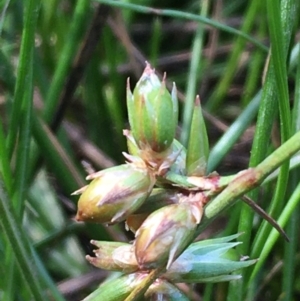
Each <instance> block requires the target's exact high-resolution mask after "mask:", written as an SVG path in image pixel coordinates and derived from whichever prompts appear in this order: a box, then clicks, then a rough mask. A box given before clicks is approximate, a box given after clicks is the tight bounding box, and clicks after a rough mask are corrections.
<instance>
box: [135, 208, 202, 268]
mask: <svg viewBox="0 0 300 301" xmlns="http://www.w3.org/2000/svg"><path fill="white" fill-rule="evenodd" d="M202 214H203V208H202V206H201V205H200V206H199V205H198V204H197V203H196V202H195V203H180V204H174V205H169V206H166V207H163V208H161V209H159V210H157V211H155V212H153V213H152V214H150V215H149V216H148V218H147V219H146V220H145V221H144V223H143V224H142V226H141V227H140V228H139V230H138V231H137V232H136V239H135V242H134V245H135V255H136V258H137V261H138V264H139V266H140V267H141V268H156V267H158V266H161V265H166V268H167V269H168V268H169V267H170V265H171V264H172V262H173V261H174V260H175V259H176V257H177V256H178V255H179V254H180V253H181V252H182V250H183V249H184V248H185V247H186V245H187V244H188V243H189V242H190V240H191V239H192V238H193V235H194V234H195V230H196V227H197V225H198V224H199V222H200V220H201V217H202Z"/></svg>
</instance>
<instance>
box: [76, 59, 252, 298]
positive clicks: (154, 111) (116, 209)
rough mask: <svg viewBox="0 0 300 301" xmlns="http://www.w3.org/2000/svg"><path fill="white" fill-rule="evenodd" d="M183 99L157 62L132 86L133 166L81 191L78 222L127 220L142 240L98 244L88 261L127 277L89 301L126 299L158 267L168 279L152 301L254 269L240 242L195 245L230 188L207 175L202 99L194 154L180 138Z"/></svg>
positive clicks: (129, 161) (98, 177)
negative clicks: (208, 207) (210, 205)
mask: <svg viewBox="0 0 300 301" xmlns="http://www.w3.org/2000/svg"><path fill="white" fill-rule="evenodd" d="M176 94H177V92H176V87H175V85H173V89H172V92H171V93H169V91H168V90H167V88H166V77H165V76H164V78H163V80H162V82H161V81H160V80H159V78H158V77H157V75H156V74H155V71H154V70H153V69H152V68H151V66H150V65H149V64H147V66H146V68H145V70H144V73H143V75H142V77H141V78H140V80H139V81H138V83H137V84H136V87H135V89H134V91H133V93H132V92H131V90H130V87H129V82H128V86H127V108H128V115H129V123H130V130H124V135H125V136H126V138H127V145H128V153H124V157H125V158H126V164H123V165H119V166H116V167H113V168H109V169H106V170H102V171H100V172H97V173H94V174H91V175H89V176H88V178H87V179H88V180H92V182H91V183H90V184H89V185H87V186H85V187H83V188H81V189H80V190H78V191H76V192H75V193H74V194H81V197H80V199H79V202H78V212H77V215H76V219H77V220H78V221H86V222H94V223H104V224H114V223H119V222H122V221H126V225H127V228H128V229H129V230H131V231H132V232H133V233H134V234H135V240H134V241H133V243H131V244H126V243H118V242H100V241H92V244H94V245H95V246H96V247H97V249H96V250H95V251H94V252H95V257H91V256H87V260H88V261H89V262H90V263H91V264H93V265H95V266H96V267H98V268H102V269H107V270H111V271H119V272H122V273H123V274H124V275H123V276H122V277H121V278H118V279H117V280H115V281H109V282H107V283H105V284H104V285H102V286H101V289H99V290H96V291H95V292H93V293H92V294H91V295H90V296H89V297H87V298H86V299H85V300H107V301H109V300H120V301H121V300H124V299H125V298H126V297H127V296H128V295H129V294H130V292H131V291H132V290H133V289H134V288H135V287H137V286H139V285H140V283H141V282H142V280H143V279H144V278H145V276H146V275H147V274H148V273H149V272H150V271H151V270H152V269H155V268H163V269H164V270H165V273H164V274H163V275H162V276H161V277H159V278H158V279H156V281H155V282H154V283H153V284H152V285H151V286H150V287H149V289H148V290H147V292H146V294H145V298H146V299H147V300H148V299H149V300H152V299H151V298H158V299H155V300H173V298H175V297H176V296H177V297H176V298H178V296H179V295H182V297H181V299H180V300H188V299H187V298H186V297H184V294H183V293H182V292H180V291H179V290H178V288H177V287H176V285H175V283H177V282H201V281H204V282H205V281H225V280H231V279H235V278H236V277H237V276H236V275H235V276H232V275H230V273H231V272H232V271H234V270H237V269H240V268H242V267H245V266H248V265H250V264H252V263H253V261H239V259H238V256H235V257H236V258H234V259H233V258H232V252H233V251H234V250H232V248H233V247H235V246H236V243H229V242H228V241H230V240H232V239H233V238H234V237H229V238H223V239H219V240H210V241H208V242H205V241H202V242H198V243H194V244H191V242H192V241H193V239H194V237H195V234H196V229H197V226H198V225H199V223H200V222H201V218H202V215H203V207H204V206H205V204H206V203H207V202H208V201H209V200H210V199H211V198H212V197H214V196H215V195H216V194H217V193H219V192H220V191H221V190H222V189H223V188H224V185H223V183H222V181H221V180H220V177H219V176H218V175H217V174H211V175H207V173H206V163H207V159H208V151H209V146H208V138H207V133H206V127H205V124H204V120H203V116H202V111H201V105H200V100H199V98H198V97H197V98H196V101H195V108H194V113H193V119H192V123H191V130H190V139H189V143H188V147H187V149H186V148H185V147H184V146H183V145H182V144H181V143H180V142H179V141H177V140H176V139H175V132H176V128H177V122H178V103H177V95H176ZM229 251H230V252H229ZM235 255H236V254H235ZM201 265H203V267H205V268H204V269H203V268H202V267H201ZM209 266H212V268H211V269H210V268H209ZM117 287H118V289H117ZM172 296H173V297H172ZM184 298H186V299H184Z"/></svg>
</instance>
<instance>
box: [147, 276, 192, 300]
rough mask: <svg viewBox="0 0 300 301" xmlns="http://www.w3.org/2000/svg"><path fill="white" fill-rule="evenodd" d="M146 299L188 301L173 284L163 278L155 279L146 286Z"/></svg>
mask: <svg viewBox="0 0 300 301" xmlns="http://www.w3.org/2000/svg"><path fill="white" fill-rule="evenodd" d="M145 297H146V300H160V301H189V300H190V299H189V298H188V297H187V296H186V295H185V294H184V293H183V292H182V291H181V290H179V289H178V288H177V287H176V286H175V285H173V284H171V283H169V282H168V281H166V280H163V279H157V280H156V281H155V282H154V283H153V284H151V286H150V287H149V288H148V290H147V292H146V294H145Z"/></svg>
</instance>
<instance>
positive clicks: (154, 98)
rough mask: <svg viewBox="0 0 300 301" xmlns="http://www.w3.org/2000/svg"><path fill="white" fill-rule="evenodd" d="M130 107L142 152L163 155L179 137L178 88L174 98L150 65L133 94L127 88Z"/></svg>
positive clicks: (136, 137)
mask: <svg viewBox="0 0 300 301" xmlns="http://www.w3.org/2000/svg"><path fill="white" fill-rule="evenodd" d="M127 108H128V115H129V123H130V126H131V131H132V135H133V137H134V139H135V141H136V143H137V145H138V146H139V148H140V149H142V150H143V149H150V150H152V151H154V152H157V153H161V152H164V151H165V150H167V149H168V148H169V146H170V145H171V143H172V142H173V139H174V136H175V130H176V126H177V115H178V105H177V98H176V88H175V86H174V88H173V91H172V95H171V94H170V93H169V91H168V90H167V88H166V83H165V79H163V81H162V82H161V81H160V80H159V78H158V77H157V76H156V74H155V71H154V69H152V68H151V66H150V65H149V64H148V63H147V66H146V68H145V70H144V73H143V74H142V76H141V78H140V80H139V81H138V83H137V84H136V87H135V89H134V92H133V94H132V93H131V91H130V88H129V84H128V87H127Z"/></svg>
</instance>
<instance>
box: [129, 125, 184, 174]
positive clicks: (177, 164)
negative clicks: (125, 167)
mask: <svg viewBox="0 0 300 301" xmlns="http://www.w3.org/2000/svg"><path fill="white" fill-rule="evenodd" d="M123 135H124V136H125V137H126V139H127V148H128V153H129V155H132V156H136V157H139V158H141V159H142V160H143V161H144V162H145V164H147V166H149V167H150V168H151V169H152V170H153V171H155V172H156V174H157V175H164V174H165V173H166V172H167V171H168V170H169V169H171V170H172V171H173V172H176V173H179V174H185V161H186V149H185V147H184V146H183V145H182V144H181V143H180V142H179V141H178V140H176V139H173V142H172V144H171V145H170V147H169V148H168V149H167V150H166V151H164V152H160V153H157V152H154V151H153V150H151V149H150V148H147V147H146V148H144V149H140V148H139V146H138V145H137V143H136V141H135V140H134V138H133V136H132V133H131V131H129V130H124V131H123ZM123 155H124V156H125V157H126V158H128V154H126V153H123ZM129 161H130V159H129Z"/></svg>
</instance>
